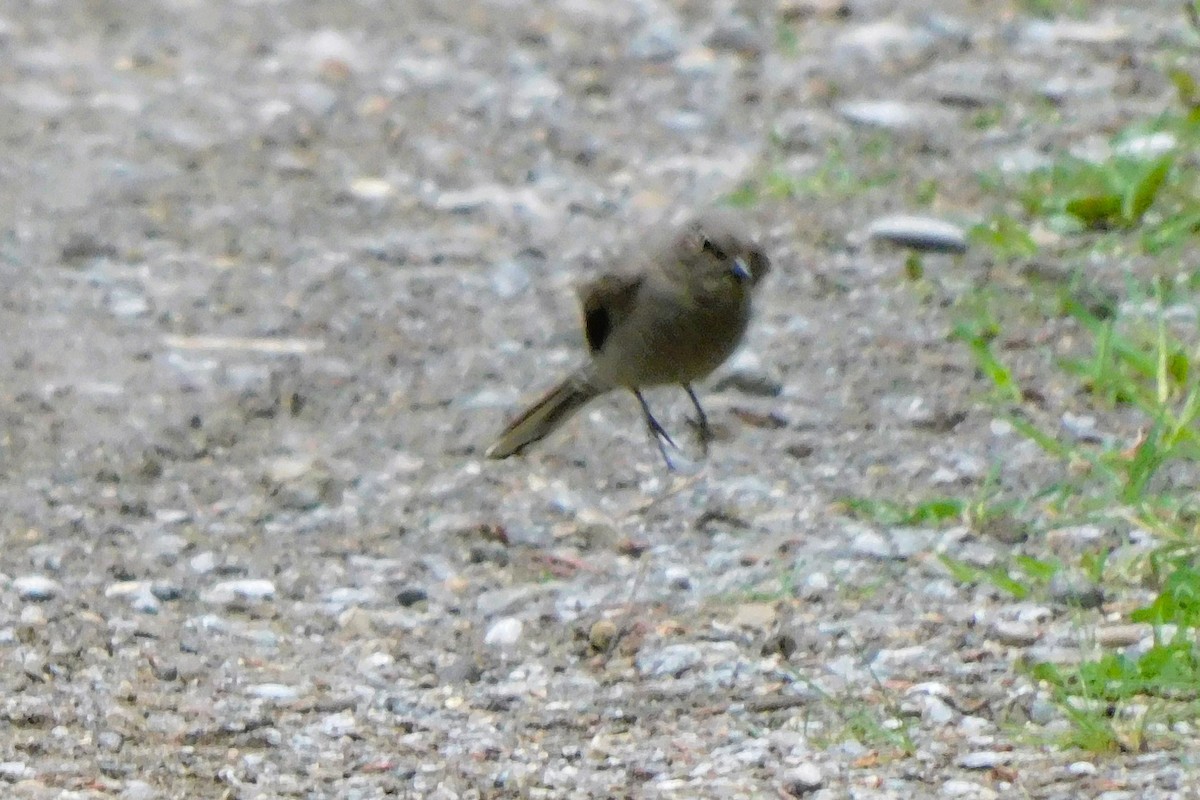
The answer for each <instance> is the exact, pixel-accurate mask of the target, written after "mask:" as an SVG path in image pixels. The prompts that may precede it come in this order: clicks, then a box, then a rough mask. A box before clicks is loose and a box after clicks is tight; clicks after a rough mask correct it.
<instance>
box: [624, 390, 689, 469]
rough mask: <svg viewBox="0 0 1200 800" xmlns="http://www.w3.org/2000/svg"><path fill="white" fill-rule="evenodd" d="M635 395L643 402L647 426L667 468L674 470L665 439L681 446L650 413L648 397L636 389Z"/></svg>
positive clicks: (673, 444)
mask: <svg viewBox="0 0 1200 800" xmlns="http://www.w3.org/2000/svg"><path fill="white" fill-rule="evenodd" d="M633 396H634V397H636V398H637V399H638V402H639V403H641V404H642V415H643V416H645V418H646V427H647V428H649V429H650V435H651V436H653V437H654V443H655V444H657V445H658V452H660V453H662V457H663V461H665V462H667V469H668V470H669V471H671V472H674V471H675V463H674V462H673V461H671V456H669V455H668V454H667V448H666V447H664V446H663V442H664V441H665V442H666V443H667V444H669V445H671V447H674V448H675V449H676V450H678V449H679V446H678V445H676V444H675V442H674V441H673V440H672V439H671V434H669V433H667V430H666V428H664V427H663V426H662V425H660V424H659V422H658V420H656V419H655V418H654V415H653V414H651V413H650V406H649V405H648V404H647V403H646V398H644V397H642V393H641V392H639V391H638V390H637V389H634V390H633Z"/></svg>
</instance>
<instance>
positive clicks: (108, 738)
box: [96, 731, 125, 753]
mask: <svg viewBox="0 0 1200 800" xmlns="http://www.w3.org/2000/svg"><path fill="white" fill-rule="evenodd" d="M124 743H125V737H123V736H121V734H120V733H118V732H117V731H100V733H98V734H96V746H97V747H99V748H100V749H101V750H105V751H107V752H109V753H116V752H118V751H119V750H120V749H121V745H122V744H124Z"/></svg>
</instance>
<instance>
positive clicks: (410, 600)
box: [396, 586, 429, 608]
mask: <svg viewBox="0 0 1200 800" xmlns="http://www.w3.org/2000/svg"><path fill="white" fill-rule="evenodd" d="M428 599H429V593H428V592H426V591H425V590H424V589H422V588H421V587H420V586H405V587H404V588H403V589H401V590H400V591H398V592H396V602H397V603H399V604H400V605H402V606H404V607H405V608H408V607H409V606H415V605H416V604H417V603H423V602H425V601H426V600H428Z"/></svg>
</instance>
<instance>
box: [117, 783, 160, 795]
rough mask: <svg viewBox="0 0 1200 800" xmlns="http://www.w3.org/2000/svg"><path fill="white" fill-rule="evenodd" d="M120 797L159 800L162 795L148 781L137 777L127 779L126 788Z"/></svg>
mask: <svg viewBox="0 0 1200 800" xmlns="http://www.w3.org/2000/svg"><path fill="white" fill-rule="evenodd" d="M119 797H120V800H158V798H160V797H162V795H161V794H159V792H158V790H157V789H155V788H154V787H153V786H151V785H150V784H149V783H147V782H146V781H142V780H137V779H136V778H135V779H133V780H128V781H125V788H124V789H122V790H121V794H120V795H119Z"/></svg>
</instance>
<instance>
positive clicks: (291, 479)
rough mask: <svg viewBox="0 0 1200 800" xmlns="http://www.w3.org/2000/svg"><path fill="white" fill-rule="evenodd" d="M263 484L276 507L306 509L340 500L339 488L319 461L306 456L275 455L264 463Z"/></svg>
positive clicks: (296, 509)
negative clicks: (272, 459) (269, 461)
mask: <svg viewBox="0 0 1200 800" xmlns="http://www.w3.org/2000/svg"><path fill="white" fill-rule="evenodd" d="M263 484H264V485H265V486H266V487H267V489H268V491H269V492H270V494H271V497H272V498H274V499H275V502H277V503H278V504H279V505H280V507H282V508H287V509H292V510H295V511H309V510H312V509H314V508H316V507H318V506H320V505H323V504H324V505H329V504H334V503H338V502H340V501H341V487H340V486H339V485H338V482H337V481H336V480H334V477H333V475H332V474H331V473H330V471H329V470H328V469H327V468H326V467H325V466H324V465H323V464H321V463H319V462H317V461H312V460H309V459H306V458H294V457H284V458H277V459H275V460H274V461H273V462H271V464H270V465H268V467H267V470H266V472H265V474H264V475H263Z"/></svg>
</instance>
